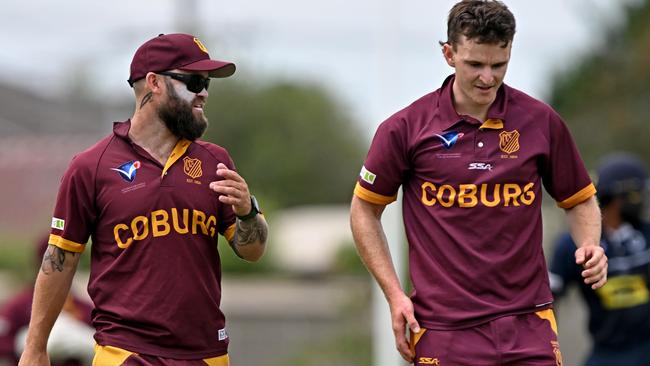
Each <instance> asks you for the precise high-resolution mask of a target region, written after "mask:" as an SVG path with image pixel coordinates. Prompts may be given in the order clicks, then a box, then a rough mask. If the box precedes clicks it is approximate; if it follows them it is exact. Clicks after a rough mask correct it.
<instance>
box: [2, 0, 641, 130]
mask: <svg viewBox="0 0 650 366" xmlns="http://www.w3.org/2000/svg"><path fill="white" fill-rule="evenodd" d="M636 1H638V0H546V1H530V0H510V1H506V4H507V5H508V6H509V7H510V9H511V10H512V12H513V13H514V14H515V17H516V19H517V34H516V36H515V42H514V47H513V54H512V61H511V64H510V68H509V72H508V75H507V77H506V82H507V83H508V84H510V85H511V86H514V87H516V88H519V89H522V90H523V91H525V92H528V93H529V94H531V95H533V96H535V97H539V98H542V99H543V98H545V97H547V93H548V88H549V82H550V81H551V77H552V75H553V73H554V72H556V71H557V70H560V69H563V68H566V67H570V66H571V65H572V64H574V63H575V61H576V60H577V59H578V57H579V56H580V55H581V54H583V53H584V52H585V51H586V50H588V49H590V48H591V47H593V46H595V45H597V44H599V43H600V42H602V35H603V33H604V30H605V29H607V28H608V27H611V26H612V25H614V24H616V22H618V21H620V19H621V10H622V5H623V4H625V3H633V2H636ZM455 2H456V1H455V0H412V1H409V0H403V1H397V0H394V1H384V0H356V1H355V0H328V1H321V0H316V1H304V0H274V1H268V0H237V1H229V2H227V1H218V0H213V1H211V0H178V1H172V0H138V1H127V0H113V1H102V2H98V1H83V0H67V1H51V0H31V1H22V0H9V1H8V2H7V0H5V1H3V9H2V11H1V12H0V44H1V45H2V47H0V79H2V80H4V81H7V82H10V83H14V84H16V83H18V84H19V85H22V86H25V87H27V88H30V89H32V90H38V91H39V92H41V93H43V94H47V95H56V94H60V93H67V92H68V91H69V90H73V86H74V85H75V83H79V80H82V79H84V78H88V79H89V80H91V81H92V85H91V89H90V90H89V91H88V93H89V94H93V95H99V96H100V97H102V98H116V99H117V98H130V97H131V95H132V94H131V90H130V88H129V87H128V85H127V83H126V79H127V78H128V69H129V64H130V61H131V57H132V56H133V53H134V51H135V50H136V48H137V47H138V46H139V45H140V44H141V43H143V42H144V41H145V40H147V39H149V38H151V37H153V36H155V35H157V34H158V33H173V32H176V31H179V30H180V31H186V30H187V29H188V28H187V27H188V25H190V26H191V27H192V29H194V30H195V31H196V34H197V35H198V36H199V38H201V39H202V40H203V42H204V43H205V44H206V46H207V48H208V49H209V50H210V55H211V56H212V57H213V58H222V59H227V60H231V61H234V62H235V63H236V64H237V65H238V72H237V74H236V77H240V78H246V79H259V78H261V79H264V80H272V79H275V78H282V79H301V80H308V81H310V82H314V83H319V84H322V85H324V86H325V87H326V88H327V89H328V90H329V91H330V92H331V93H332V94H334V95H335V96H336V98H337V99H338V100H339V101H341V102H342V103H343V104H344V105H345V106H346V108H348V109H349V110H350V112H351V113H352V114H353V116H354V117H356V119H358V120H359V122H361V123H362V126H367V129H368V131H369V133H370V132H371V131H373V130H374V128H375V126H376V125H377V124H378V123H379V122H381V121H382V120H383V119H385V118H386V117H388V116H389V115H390V114H392V113H393V112H395V111H397V110H398V109H400V108H402V107H404V106H406V105H408V104H409V103H410V102H411V101H412V100H414V99H416V98H418V97H419V96H421V95H424V94H426V93H428V92H429V91H431V90H434V89H436V88H437V87H439V85H440V83H441V82H442V80H443V79H444V77H445V76H446V75H447V74H449V73H450V72H451V69H450V68H449V67H448V66H447V65H446V64H445V63H444V62H443V59H442V57H441V55H440V49H439V47H438V45H437V41H439V40H444V39H445V38H446V17H447V13H448V11H449V9H450V8H451V6H452V5H453V4H454V3H455ZM181 4H182V5H181ZM193 9H194V10H193ZM216 85H217V88H218V84H216ZM75 90H76V89H75ZM215 94H217V95H218V91H217V90H215V89H214V87H213V89H212V95H213V96H214V95H215ZM124 117H125V118H126V117H128V116H124Z"/></svg>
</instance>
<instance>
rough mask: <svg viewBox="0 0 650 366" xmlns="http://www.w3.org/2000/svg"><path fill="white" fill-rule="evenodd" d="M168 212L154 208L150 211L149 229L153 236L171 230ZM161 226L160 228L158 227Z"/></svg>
mask: <svg viewBox="0 0 650 366" xmlns="http://www.w3.org/2000/svg"><path fill="white" fill-rule="evenodd" d="M168 221H169V214H168V213H167V211H165V210H156V211H154V212H152V213H151V231H152V233H153V236H154V237H156V238H157V237H159V236H165V235H168V234H169V232H170V231H171V228H170V227H169V223H168ZM161 226H162V228H163V229H162V230H161V229H160V227H161Z"/></svg>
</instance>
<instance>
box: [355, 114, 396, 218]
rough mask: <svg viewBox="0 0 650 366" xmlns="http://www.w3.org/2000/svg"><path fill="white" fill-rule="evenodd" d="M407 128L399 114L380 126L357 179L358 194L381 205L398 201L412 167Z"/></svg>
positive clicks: (356, 190) (356, 192) (356, 193)
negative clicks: (409, 167)
mask: <svg viewBox="0 0 650 366" xmlns="http://www.w3.org/2000/svg"><path fill="white" fill-rule="evenodd" d="M406 128H407V125H406V121H405V120H404V119H403V118H400V117H399V116H397V115H395V116H393V117H391V118H389V119H388V120H386V121H384V122H383V123H382V124H381V125H380V126H379V128H378V129H377V132H376V133H375V136H374V138H373V140H372V143H371V145H370V149H369V151H368V155H367V156H366V160H365V161H364V164H363V167H362V168H361V172H360V173H359V177H358V178H357V184H356V187H355V189H354V194H355V195H356V196H357V197H359V198H361V199H363V200H365V201H368V202H371V203H375V204H379V205H387V204H389V203H391V202H393V201H395V199H396V198H397V190H398V189H399V187H400V185H401V184H402V183H403V181H404V177H405V174H406V172H407V170H408V166H409V165H408V159H407V156H408V153H407V131H406Z"/></svg>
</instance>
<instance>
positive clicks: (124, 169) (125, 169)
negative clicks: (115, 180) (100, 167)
mask: <svg viewBox="0 0 650 366" xmlns="http://www.w3.org/2000/svg"><path fill="white" fill-rule="evenodd" d="M140 166H141V164H140V161H139V160H135V161H133V160H132V161H129V162H127V163H124V164H122V165H120V166H119V167H117V168H111V170H114V171H116V172H118V173H119V174H120V177H122V179H124V180H125V181H127V182H129V183H131V182H133V181H134V180H135V172H136V170H138V169H139V168H140Z"/></svg>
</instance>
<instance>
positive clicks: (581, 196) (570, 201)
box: [557, 183, 596, 208]
mask: <svg viewBox="0 0 650 366" xmlns="http://www.w3.org/2000/svg"><path fill="white" fill-rule="evenodd" d="M594 194H596V187H594V184H593V183H589V185H588V186H586V187H585V188H583V189H581V190H580V191H578V193H576V194H574V195H573V196H571V197H569V198H567V199H565V200H564V201H562V202H558V203H557V205H558V206H559V207H560V208H572V207H574V206H576V205H578V204H580V203H582V202H584V201H586V200H587V199H589V198H590V197H591V196H593V195H594Z"/></svg>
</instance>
